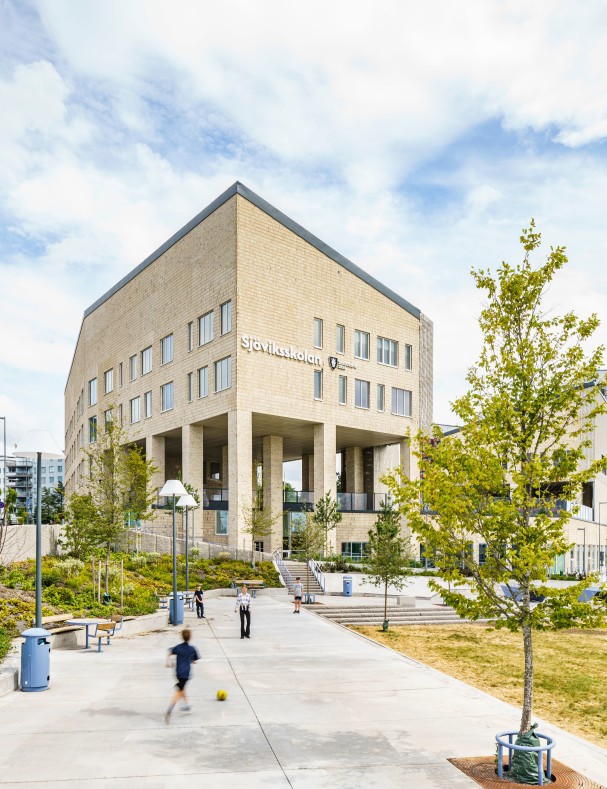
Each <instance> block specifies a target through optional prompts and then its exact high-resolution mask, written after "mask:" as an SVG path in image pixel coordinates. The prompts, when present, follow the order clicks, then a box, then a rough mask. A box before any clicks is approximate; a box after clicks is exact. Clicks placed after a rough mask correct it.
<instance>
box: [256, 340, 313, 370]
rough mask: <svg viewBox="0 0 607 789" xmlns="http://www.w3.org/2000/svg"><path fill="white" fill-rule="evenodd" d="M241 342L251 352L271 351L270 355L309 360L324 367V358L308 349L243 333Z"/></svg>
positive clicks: (309, 362)
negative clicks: (299, 348)
mask: <svg viewBox="0 0 607 789" xmlns="http://www.w3.org/2000/svg"><path fill="white" fill-rule="evenodd" d="M240 342H241V344H242V347H243V348H244V349H245V350H246V351H248V352H249V353H252V352H253V351H256V352H260V353H269V354H270V356H282V358H283V359H292V360H293V361H296V362H307V363H308V364H314V365H316V366H317V367H322V359H321V357H320V356H318V355H317V354H313V353H308V351H300V350H298V349H297V348H294V347H293V346H292V345H289V346H286V345H278V344H277V343H275V342H273V341H272V340H261V339H260V338H259V337H249V335H248V334H243V335H242V337H241V338H240Z"/></svg>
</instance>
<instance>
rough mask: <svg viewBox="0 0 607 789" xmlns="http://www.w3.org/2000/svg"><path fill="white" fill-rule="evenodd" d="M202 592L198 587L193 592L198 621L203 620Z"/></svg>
mask: <svg viewBox="0 0 607 789" xmlns="http://www.w3.org/2000/svg"><path fill="white" fill-rule="evenodd" d="M203 595H204V592H203V591H202V588H201V587H200V586H197V587H196V591H195V592H194V599H195V600H196V616H197V617H198V618H199V619H204V599H203Z"/></svg>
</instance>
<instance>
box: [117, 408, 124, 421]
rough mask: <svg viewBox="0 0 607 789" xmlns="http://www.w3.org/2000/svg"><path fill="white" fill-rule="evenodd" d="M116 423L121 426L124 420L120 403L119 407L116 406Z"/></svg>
mask: <svg viewBox="0 0 607 789" xmlns="http://www.w3.org/2000/svg"><path fill="white" fill-rule="evenodd" d="M118 421H119V422H120V425H121V426H122V424H123V422H124V418H123V415H122V403H120V405H119V406H118Z"/></svg>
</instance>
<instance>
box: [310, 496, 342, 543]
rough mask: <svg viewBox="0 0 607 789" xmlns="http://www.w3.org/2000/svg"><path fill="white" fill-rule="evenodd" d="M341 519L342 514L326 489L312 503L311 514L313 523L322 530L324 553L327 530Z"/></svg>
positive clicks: (327, 540)
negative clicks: (312, 512) (321, 495)
mask: <svg viewBox="0 0 607 789" xmlns="http://www.w3.org/2000/svg"><path fill="white" fill-rule="evenodd" d="M341 519H342V514H341V512H340V511H339V510H338V509H337V502H336V501H335V499H334V498H332V496H331V493H330V492H329V491H327V492H326V493H325V495H324V496H323V497H322V498H320V499H319V500H318V501H317V502H316V504H315V505H314V514H313V515H312V520H313V521H314V523H316V524H317V526H319V527H320V528H321V529H322V531H323V535H324V537H323V551H324V552H325V554H326V553H327V548H328V543H329V532H330V531H332V530H333V529H335V528H336V526H337V524H338V523H340V522H341Z"/></svg>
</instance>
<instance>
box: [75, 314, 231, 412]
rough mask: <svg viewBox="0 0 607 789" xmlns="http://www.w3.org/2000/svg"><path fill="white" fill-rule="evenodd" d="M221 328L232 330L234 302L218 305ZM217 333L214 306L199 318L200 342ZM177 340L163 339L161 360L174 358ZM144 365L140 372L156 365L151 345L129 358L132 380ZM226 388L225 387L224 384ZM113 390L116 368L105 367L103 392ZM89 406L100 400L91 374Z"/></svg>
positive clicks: (191, 344) (191, 340)
mask: <svg viewBox="0 0 607 789" xmlns="http://www.w3.org/2000/svg"><path fill="white" fill-rule="evenodd" d="M219 316H220V318H219V328H220V332H221V334H222V335H223V334H227V333H228V332H230V331H231V330H232V302H231V301H226V302H225V303H224V304H222V305H221V307H220V308H219ZM213 337H214V310H210V312H207V313H205V314H204V315H202V316H201V317H200V318H198V345H206V344H207V343H209V342H211V340H212V339H213ZM174 348H175V341H174V335H173V334H168V335H167V336H166V337H163V338H162V339H161V340H160V364H161V365H165V364H169V362H172V361H173V356H174ZM193 348H194V322H193V321H190V323H188V351H191V350H193ZM139 366H140V368H141V375H147V374H148V373H151V372H152V367H153V348H152V346H151V345H149V346H148V347H147V348H144V349H143V350H142V351H141V352H140V353H139V354H134V355H133V356H131V357H130V358H129V380H130V381H135V380H136V379H137V376H138V373H139V370H138V367H139ZM118 384H119V386H122V362H120V363H119V365H118ZM224 388H225V387H224ZM113 390H114V369H113V368H112V369H111V370H106V371H105V372H104V374H103V392H104V394H109V393H110V392H112V391H113ZM88 395H89V406H93V405H96V404H97V398H98V393H97V379H96V378H92V379H91V380H90V381H89V385H88ZM81 409H83V405H82V402H81V398H79V400H78V403H77V411H78V414H79V415H80V414H81Z"/></svg>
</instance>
